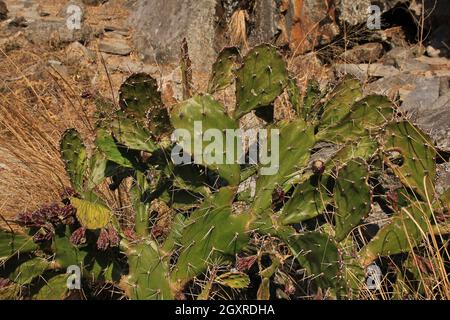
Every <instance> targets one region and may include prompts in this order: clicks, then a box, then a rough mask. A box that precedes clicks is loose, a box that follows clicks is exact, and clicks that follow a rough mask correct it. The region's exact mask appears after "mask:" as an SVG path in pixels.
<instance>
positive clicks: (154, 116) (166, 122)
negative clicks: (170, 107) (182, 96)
mask: <svg viewBox="0 0 450 320" xmlns="http://www.w3.org/2000/svg"><path fill="white" fill-rule="evenodd" d="M146 116H147V121H146V125H147V128H148V130H149V131H150V132H151V133H152V135H153V137H154V138H155V139H156V140H157V141H162V140H163V139H165V138H168V137H169V136H170V134H171V133H172V131H173V127H172V125H171V123H170V117H169V112H168V111H167V109H166V107H165V106H164V105H155V106H150V108H149V109H148V111H147V114H146Z"/></svg>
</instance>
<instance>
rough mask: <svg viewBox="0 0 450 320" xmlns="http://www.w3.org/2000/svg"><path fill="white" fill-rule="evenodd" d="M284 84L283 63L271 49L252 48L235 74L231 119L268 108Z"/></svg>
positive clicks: (284, 70)
mask: <svg viewBox="0 0 450 320" xmlns="http://www.w3.org/2000/svg"><path fill="white" fill-rule="evenodd" d="M287 84H288V75H287V71H286V63H285V62H284V59H283V58H282V56H281V55H280V54H279V53H278V52H277V49H276V48H275V47H271V46H267V45H261V46H258V47H255V48H254V49H252V50H251V51H250V52H249V53H248V54H247V55H246V56H245V58H244V61H243V64H242V67H241V68H240V69H239V70H238V71H237V73H236V110H235V118H240V117H242V116H243V115H244V114H246V113H248V112H250V111H252V110H254V109H256V108H260V107H264V106H267V105H270V104H271V103H272V102H273V101H274V100H275V99H276V98H277V97H278V96H279V95H280V94H281V93H282V92H283V89H284V88H285V86H286V85H287Z"/></svg>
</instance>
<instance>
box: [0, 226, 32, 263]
mask: <svg viewBox="0 0 450 320" xmlns="http://www.w3.org/2000/svg"><path fill="white" fill-rule="evenodd" d="M37 249H38V246H37V245H36V244H35V243H34V242H33V238H32V237H30V236H28V235H25V234H17V233H12V232H10V231H6V230H3V229H0V261H3V260H7V259H9V258H10V257H11V256H13V255H15V254H17V253H20V254H24V253H28V252H32V251H34V250H37Z"/></svg>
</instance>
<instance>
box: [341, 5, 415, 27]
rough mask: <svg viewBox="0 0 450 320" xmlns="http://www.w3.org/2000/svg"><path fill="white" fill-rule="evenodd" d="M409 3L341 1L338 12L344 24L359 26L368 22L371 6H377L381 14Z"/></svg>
mask: <svg viewBox="0 0 450 320" xmlns="http://www.w3.org/2000/svg"><path fill="white" fill-rule="evenodd" d="M407 2H408V0H378V1H372V0H343V1H340V5H339V6H338V11H339V12H340V20H341V21H342V22H346V23H348V24H350V25H357V24H360V23H365V22H367V18H368V8H369V6H371V5H377V6H378V7H379V8H380V13H384V12H386V11H388V10H390V9H392V8H393V7H395V6H396V5H398V4H401V3H407Z"/></svg>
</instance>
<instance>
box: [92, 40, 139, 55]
mask: <svg viewBox="0 0 450 320" xmlns="http://www.w3.org/2000/svg"><path fill="white" fill-rule="evenodd" d="M99 50H100V51H101V52H105V53H109V54H115V55H119V56H127V55H129V54H130V53H131V51H132V49H131V47H130V46H129V45H128V43H127V42H126V40H124V39H123V40H121V39H103V40H102V41H100V44H99Z"/></svg>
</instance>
